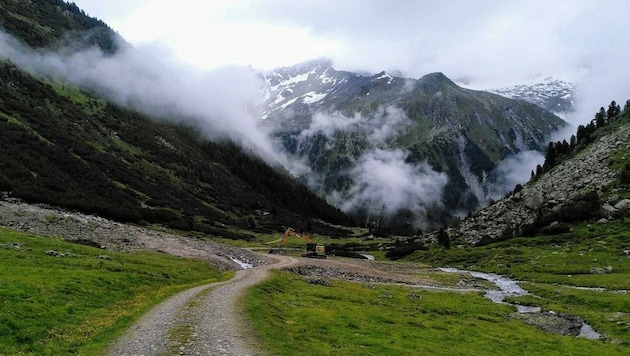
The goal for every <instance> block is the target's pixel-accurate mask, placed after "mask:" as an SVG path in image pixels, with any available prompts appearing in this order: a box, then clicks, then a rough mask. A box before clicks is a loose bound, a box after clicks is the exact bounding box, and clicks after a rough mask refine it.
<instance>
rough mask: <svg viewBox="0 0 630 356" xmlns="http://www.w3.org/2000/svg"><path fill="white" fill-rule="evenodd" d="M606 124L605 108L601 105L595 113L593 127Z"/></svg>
mask: <svg viewBox="0 0 630 356" xmlns="http://www.w3.org/2000/svg"><path fill="white" fill-rule="evenodd" d="M604 126H606V110H605V109H604V107H603V106H602V107H601V108H600V109H599V112H598V113H597V114H595V127H597V128H600V127H604Z"/></svg>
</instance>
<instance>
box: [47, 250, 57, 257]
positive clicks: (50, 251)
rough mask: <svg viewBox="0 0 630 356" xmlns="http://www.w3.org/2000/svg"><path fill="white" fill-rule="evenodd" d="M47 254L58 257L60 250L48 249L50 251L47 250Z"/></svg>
mask: <svg viewBox="0 0 630 356" xmlns="http://www.w3.org/2000/svg"><path fill="white" fill-rule="evenodd" d="M46 254H47V255H48V256H55V257H56V256H59V252H57V251H55V250H48V251H46Z"/></svg>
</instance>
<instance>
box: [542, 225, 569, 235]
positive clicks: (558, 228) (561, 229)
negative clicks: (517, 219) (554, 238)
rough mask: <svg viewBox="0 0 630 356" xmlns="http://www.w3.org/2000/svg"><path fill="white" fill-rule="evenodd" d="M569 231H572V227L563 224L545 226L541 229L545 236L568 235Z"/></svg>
mask: <svg viewBox="0 0 630 356" xmlns="http://www.w3.org/2000/svg"><path fill="white" fill-rule="evenodd" d="M569 231H571V227H570V226H569V225H567V224H563V223H558V224H553V225H549V226H545V227H543V228H542V229H540V233H541V234H543V235H560V234H566V233H567V232H569Z"/></svg>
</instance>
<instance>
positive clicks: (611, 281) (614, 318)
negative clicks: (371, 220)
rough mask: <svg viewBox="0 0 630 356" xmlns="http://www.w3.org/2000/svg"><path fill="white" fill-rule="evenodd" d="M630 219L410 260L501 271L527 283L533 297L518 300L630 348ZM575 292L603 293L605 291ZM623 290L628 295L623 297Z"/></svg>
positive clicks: (416, 255)
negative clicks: (575, 321) (582, 323)
mask: <svg viewBox="0 0 630 356" xmlns="http://www.w3.org/2000/svg"><path fill="white" fill-rule="evenodd" d="M628 249H630V220H629V219H628V218H626V219H625V220H616V221H611V222H608V223H604V224H591V225H582V226H577V227H575V228H573V230H572V231H571V232H569V233H566V234H562V235H557V236H537V237H532V238H515V239H510V240H507V241H503V242H499V243H495V244H490V245H487V246H483V247H464V248H453V249H451V250H443V249H440V248H432V249H430V250H428V251H417V252H415V253H414V254H413V255H412V256H411V257H410V258H409V260H413V261H422V262H423V263H431V264H433V265H436V266H453V267H458V268H464V269H470V270H479V271H485V272H495V273H499V274H503V275H507V276H510V277H512V278H514V279H517V280H520V281H524V282H523V283H521V284H522V286H523V287H524V288H525V289H526V290H528V291H530V292H531V293H532V294H533V296H531V295H530V296H524V297H520V298H512V301H518V302H519V303H522V304H528V305H536V306H540V307H542V308H543V310H553V311H556V312H561V313H568V314H572V315H576V316H579V317H581V318H583V319H585V320H586V321H587V322H588V323H589V324H591V325H592V326H593V327H594V328H595V330H597V331H598V332H600V333H602V334H604V336H605V337H606V338H608V339H609V341H610V342H618V343H620V344H622V345H626V347H627V346H629V345H630V314H629V311H630V298H629V297H628V295H627V292H626V293H624V292H623V290H629V289H630V257H629V256H627V254H626V253H624V250H628ZM575 287H586V288H603V289H605V291H597V290H583V289H576V288H575ZM619 290H622V291H621V292H619Z"/></svg>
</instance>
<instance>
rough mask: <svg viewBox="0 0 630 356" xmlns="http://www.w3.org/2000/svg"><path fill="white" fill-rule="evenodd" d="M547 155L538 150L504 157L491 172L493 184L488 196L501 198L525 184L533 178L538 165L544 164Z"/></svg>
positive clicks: (495, 198)
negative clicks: (518, 185)
mask: <svg viewBox="0 0 630 356" xmlns="http://www.w3.org/2000/svg"><path fill="white" fill-rule="evenodd" d="M544 161H545V157H544V155H543V154H542V153H540V152H538V151H523V152H519V153H517V154H515V155H511V156H508V157H506V158H505V159H503V160H502V161H501V162H499V163H498V164H497V166H496V167H495V169H494V170H493V171H492V173H491V174H490V180H491V181H492V184H491V185H490V186H489V187H490V191H489V192H488V194H487V197H488V198H490V199H494V200H497V199H500V198H502V197H503V196H504V195H505V193H507V192H509V191H511V190H513V189H514V187H515V186H516V185H517V184H524V183H527V181H529V179H530V178H531V173H532V170H535V169H536V165H538V164H540V165H542V164H543V162H544Z"/></svg>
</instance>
